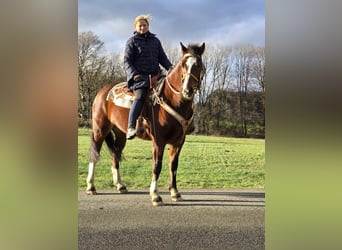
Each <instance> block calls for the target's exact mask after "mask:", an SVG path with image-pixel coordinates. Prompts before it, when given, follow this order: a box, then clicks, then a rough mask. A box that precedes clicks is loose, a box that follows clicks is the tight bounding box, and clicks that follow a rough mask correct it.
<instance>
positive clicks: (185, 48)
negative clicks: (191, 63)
mask: <svg viewBox="0 0 342 250" xmlns="http://www.w3.org/2000/svg"><path fill="white" fill-rule="evenodd" d="M180 45H181V47H182V53H183V55H184V54H185V53H187V52H188V48H187V47H185V46H184V45H183V43H182V42H180Z"/></svg>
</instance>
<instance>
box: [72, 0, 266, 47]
mask: <svg viewBox="0 0 342 250" xmlns="http://www.w3.org/2000/svg"><path fill="white" fill-rule="evenodd" d="M148 13H150V14H152V16H153V19H152V21H150V31H151V32H152V33H155V34H157V36H158V37H159V39H160V40H161V42H162V43H163V44H168V45H171V46H178V45H179V42H183V43H184V44H188V43H192V42H198V43H202V42H205V43H206V44H213V45H215V44H217V45H219V44H226V45H238V44H252V45H255V46H265V1H264V0H172V1H166V0H112V1H111V0H79V1H78V30H79V32H82V31H93V32H94V33H95V34H96V35H98V36H99V38H100V39H101V40H102V41H103V42H104V43H105V49H106V52H107V53H111V52H116V53H122V52H123V48H124V45H125V42H126V40H127V39H128V38H129V37H130V36H131V35H132V34H133V31H134V29H133V20H134V18H135V17H136V16H137V15H140V14H148Z"/></svg>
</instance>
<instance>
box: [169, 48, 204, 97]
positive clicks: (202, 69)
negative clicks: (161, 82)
mask: <svg viewBox="0 0 342 250" xmlns="http://www.w3.org/2000/svg"><path fill="white" fill-rule="evenodd" d="M184 57H196V56H193V55H192V54H190V53H187V54H185V55H184ZM201 64H202V63H201ZM204 71H205V68H204V66H203V64H202V68H201V71H200V76H199V78H198V77H197V76H195V75H194V74H193V73H191V72H189V71H188V72H185V73H183V74H182V76H181V81H182V86H183V85H184V80H185V79H186V78H187V77H189V79H190V78H193V80H194V81H195V83H196V85H195V86H194V87H193V88H192V89H193V93H192V95H191V97H190V98H192V97H193V96H194V95H195V94H196V93H197V92H198V91H199V88H200V85H201V81H202V78H203V76H204ZM165 79H166V83H167V85H168V86H169V88H170V89H171V91H172V92H173V93H175V94H177V95H180V94H182V92H181V90H177V89H176V88H175V87H173V86H172V84H171V83H170V80H169V78H168V76H166V78H165Z"/></svg>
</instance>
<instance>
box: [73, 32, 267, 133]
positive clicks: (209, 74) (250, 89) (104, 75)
mask: <svg viewBox="0 0 342 250" xmlns="http://www.w3.org/2000/svg"><path fill="white" fill-rule="evenodd" d="M164 49H165V52H166V54H167V55H168V57H169V59H170V61H171V62H172V63H174V64H175V63H176V62H177V61H178V60H179V58H180V56H181V54H180V53H181V51H180V48H178V47H177V48H174V47H171V46H168V45H166V46H164ZM203 63H204V65H205V76H204V78H203V81H202V85H201V89H200V91H199V92H198V94H197V95H196V97H195V102H194V103H195V106H194V111H195V127H196V130H195V133H197V134H205V135H224V136H234V137H260V138H264V136H265V48H264V47H255V46H252V45H240V46H224V45H216V44H206V51H205V53H204V55H203ZM123 81H126V74H125V71H124V68H123V52H122V54H118V53H109V54H108V53H106V52H105V50H104V42H103V41H101V40H100V39H99V37H98V36H97V35H96V34H95V33H93V32H92V31H88V32H80V33H79V34H78V82H79V86H78V87H79V91H78V94H79V99H78V125H79V126H80V127H89V126H90V125H91V106H92V102H93V100H94V97H95V95H96V93H97V92H98V91H99V90H100V89H101V88H102V87H103V86H104V85H106V84H108V83H119V82H123Z"/></svg>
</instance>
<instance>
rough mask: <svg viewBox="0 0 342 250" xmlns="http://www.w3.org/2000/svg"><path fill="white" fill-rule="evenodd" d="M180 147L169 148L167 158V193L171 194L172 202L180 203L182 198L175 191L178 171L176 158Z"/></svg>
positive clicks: (176, 190)
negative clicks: (168, 171) (168, 176)
mask: <svg viewBox="0 0 342 250" xmlns="http://www.w3.org/2000/svg"><path fill="white" fill-rule="evenodd" d="M180 150H181V147H173V146H170V148H169V158H170V183H169V191H170V193H171V199H172V201H182V200H183V198H182V196H181V194H180V193H179V192H178V189H177V169H178V158H179V153H180Z"/></svg>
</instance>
